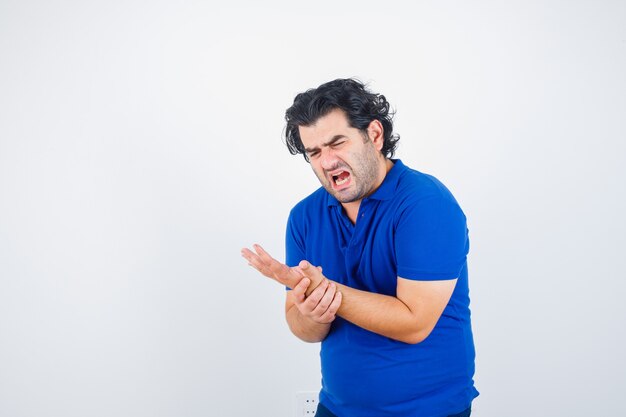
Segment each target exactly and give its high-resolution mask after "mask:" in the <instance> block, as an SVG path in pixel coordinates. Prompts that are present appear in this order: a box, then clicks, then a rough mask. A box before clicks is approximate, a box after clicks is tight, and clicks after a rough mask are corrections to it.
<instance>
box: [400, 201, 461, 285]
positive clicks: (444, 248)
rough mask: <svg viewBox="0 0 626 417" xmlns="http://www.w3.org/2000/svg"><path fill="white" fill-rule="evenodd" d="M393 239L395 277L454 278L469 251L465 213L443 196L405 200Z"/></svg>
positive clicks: (419, 279)
mask: <svg viewBox="0 0 626 417" xmlns="http://www.w3.org/2000/svg"><path fill="white" fill-rule="evenodd" d="M394 239H395V241H394V244H395V249H396V260H397V265H398V276H400V277H402V278H407V279H413V280H417V281H435V280H447V279H454V278H458V277H459V273H460V272H461V269H462V268H463V266H464V265H465V262H466V257H467V253H468V251H469V239H468V231H467V224H466V219H465V214H463V211H462V210H461V208H460V207H459V205H458V204H457V202H456V201H454V199H452V198H447V197H446V196H439V195H437V196H431V197H427V198H423V199H420V200H418V201H416V202H412V203H407V204H406V206H405V208H404V210H402V211H401V213H400V216H399V219H398V222H397V226H396V231H395V237H394Z"/></svg>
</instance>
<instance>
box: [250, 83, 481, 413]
mask: <svg viewBox="0 0 626 417" xmlns="http://www.w3.org/2000/svg"><path fill="white" fill-rule="evenodd" d="M285 118H286V121H287V128H286V139H287V146H288V147H289V150H290V151H291V153H292V154H297V153H300V154H303V155H304V158H305V159H306V160H307V161H309V162H310V164H311V167H312V168H313V171H314V172H315V175H317V177H318V178H319V180H320V182H321V184H322V187H321V188H319V189H318V190H317V191H315V192H314V193H313V194H311V195H310V196H308V197H307V198H305V199H304V200H302V201H301V202H300V203H298V204H297V205H296V206H295V207H294V208H293V210H292V211H291V214H290V216H289V221H288V225H287V236H286V248H287V260H286V264H282V263H280V262H279V261H277V260H275V259H273V258H272V257H271V256H270V255H269V254H268V253H267V252H265V251H264V250H263V248H261V247H260V246H259V245H254V248H253V249H254V250H250V249H243V250H242V255H243V256H244V257H245V258H246V259H247V260H248V262H249V264H250V265H252V266H253V267H255V268H256V269H257V270H258V271H260V272H261V273H262V274H263V275H265V276H267V277H269V278H272V279H275V280H276V281H278V282H280V283H281V284H284V285H286V286H287V287H288V288H290V290H289V291H287V296H286V304H285V311H286V318H287V322H288V324H289V328H290V329H291V331H292V332H293V333H294V334H295V335H296V336H297V337H299V338H300V339H302V340H304V341H307V342H320V341H321V342H322V347H321V362H322V390H321V392H320V406H319V408H318V411H317V414H316V415H317V416H318V417H325V416H339V417H369V416H371V417H383V416H402V417H413V416H415V417H417V416H419V417H447V416H455V417H461V416H462V417H465V416H469V415H470V412H471V411H470V410H471V402H472V400H473V399H474V398H475V397H476V396H477V395H478V391H476V389H475V388H474V383H473V379H472V378H473V374H474V343H473V338H472V329H471V324H470V310H469V295H468V293H469V290H468V278H467V262H466V255H467V253H468V250H469V240H468V235H467V227H466V221H465V215H464V214H463V212H462V210H461V208H460V207H459V205H458V204H457V202H456V200H455V199H454V197H453V196H452V194H451V193H450V192H449V191H448V189H447V188H446V187H445V186H444V185H443V184H442V183H441V182H439V181H438V180H437V179H436V178H434V177H432V176H430V175H427V174H423V173H421V172H418V171H415V170H412V169H410V168H408V167H407V166H405V165H404V164H403V163H402V162H401V161H400V160H394V159H391V157H393V154H394V151H395V148H396V145H397V141H398V140H399V137H398V136H397V135H394V134H393V133H392V132H393V125H392V114H391V113H390V111H389V104H388V102H387V101H386V99H385V97H384V96H382V95H379V94H374V93H372V92H370V91H368V90H367V89H366V88H365V86H364V85H363V84H361V83H360V82H358V81H356V80H353V79H339V80H335V81H331V82H328V83H326V84H323V85H321V86H319V87H318V88H316V89H312V90H308V91H306V92H304V93H301V94H298V95H297V96H296V98H295V100H294V103H293V105H292V106H291V107H290V108H289V109H288V110H287V112H286V116H285Z"/></svg>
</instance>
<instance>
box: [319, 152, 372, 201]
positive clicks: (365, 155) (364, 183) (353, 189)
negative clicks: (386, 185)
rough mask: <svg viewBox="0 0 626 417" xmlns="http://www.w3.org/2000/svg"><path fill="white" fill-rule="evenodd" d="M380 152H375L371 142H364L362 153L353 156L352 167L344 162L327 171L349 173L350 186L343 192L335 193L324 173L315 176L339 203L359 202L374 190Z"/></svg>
mask: <svg viewBox="0 0 626 417" xmlns="http://www.w3.org/2000/svg"><path fill="white" fill-rule="evenodd" d="M379 155H380V152H378V151H377V150H376V148H375V147H374V145H373V144H372V143H371V142H366V145H365V147H364V148H363V152H361V153H358V154H354V155H353V156H354V158H353V160H354V161H355V162H354V164H353V165H354V166H350V165H348V164H347V163H345V162H343V161H342V162H341V163H339V164H337V165H336V166H334V167H332V169H330V170H329V171H333V170H335V169H339V168H341V169H345V170H346V171H349V172H350V175H351V177H352V178H351V179H350V181H351V182H352V184H351V185H350V187H349V188H347V189H345V190H340V191H337V190H335V189H333V187H332V185H331V184H330V182H329V181H328V176H327V175H326V172H325V171H323V172H322V173H321V174H320V173H318V172H317V171H315V175H317V178H318V179H319V180H320V183H321V184H322V186H323V187H324V188H325V189H326V191H328V193H330V194H331V195H332V196H333V197H335V198H336V199H337V200H338V201H339V202H341V203H352V202H353V201H357V200H361V199H363V198H365V197H367V196H369V195H370V194H372V193H373V192H374V191H375V189H374V187H375V186H376V183H377V180H378V168H379V166H378V164H379V161H378V158H379Z"/></svg>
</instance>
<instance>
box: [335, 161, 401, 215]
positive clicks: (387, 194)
mask: <svg viewBox="0 0 626 417" xmlns="http://www.w3.org/2000/svg"><path fill="white" fill-rule="evenodd" d="M391 161H392V162H393V166H392V167H391V169H390V170H389V172H388V173H387V175H385V178H384V179H383V182H382V184H380V186H379V187H378V189H377V190H376V191H374V194H372V195H370V196H369V197H367V198H364V200H389V199H390V198H391V197H393V195H394V194H395V191H396V187H397V186H398V181H400V176H401V175H402V173H403V172H404V171H406V169H407V168H406V166H405V165H404V164H403V163H402V161H401V160H399V159H392V160H391ZM326 195H327V197H328V198H327V201H328V206H339V205H341V203H340V202H339V200H337V199H336V198H335V197H333V196H332V195H331V194H330V193H329V192H326Z"/></svg>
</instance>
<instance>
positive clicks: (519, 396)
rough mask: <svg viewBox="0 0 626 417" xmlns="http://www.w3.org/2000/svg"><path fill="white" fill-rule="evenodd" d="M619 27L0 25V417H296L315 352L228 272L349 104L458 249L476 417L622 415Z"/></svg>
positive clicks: (422, 9) (546, 17)
mask: <svg viewBox="0 0 626 417" xmlns="http://www.w3.org/2000/svg"><path fill="white" fill-rule="evenodd" d="M625 74H626V4H625V3H624V2H623V1H591V0H589V1H565V0H563V1H537V2H534V1H531V2H528V1H432V2H422V1H416V2H408V1H407V2H398V3H394V2H381V1H376V2H374V1H358V2H357V1H351V2H342V1H315V2H313V1H307V2H301V1H284V2H278V1H267V2H252V1H247V2H237V1H235V2H231V3H229V4H228V5H225V4H215V3H213V2H209V1H177V2H174V1H90V2H86V1H17V0H15V1H8V0H0V416H7V417H9V416H10V417H21V416H29V417H31V416H32V417H35V416H36V417H47V416H63V417H71V416H133V417H139V416H172V417H180V416H237V417H239V416H241V417H247V416H252V415H262V416H277V417H291V416H292V413H293V410H294V401H295V393H296V392H297V391H299V390H303V389H304V390H307V389H317V388H318V387H319V379H320V375H319V363H318V348H319V347H318V345H308V344H305V343H303V342H300V341H298V340H297V339H295V338H294V337H293V336H291V334H290V332H289V331H288V329H287V326H286V324H285V322H284V318H283V311H282V309H283V297H284V290H283V289H282V288H281V287H280V286H279V285H277V284H275V283H273V282H270V281H269V280H267V279H264V278H262V277H261V276H259V275H258V274H256V273H255V271H253V270H252V269H250V268H249V267H248V266H247V265H246V263H245V262H244V261H243V259H242V258H240V255H239V251H240V248H241V247H243V246H247V245H250V244H251V243H254V242H259V243H262V244H264V245H265V246H266V248H267V249H268V250H270V251H271V252H272V253H273V254H274V255H275V256H276V257H279V258H282V257H283V256H284V247H283V245H284V242H283V236H284V228H285V221H286V217H287V214H288V212H289V210H290V208H291V207H292V206H293V205H294V204H295V203H296V202H297V201H299V200H300V199H301V198H303V197H305V196H306V195H308V194H309V193H310V192H312V191H313V190H314V189H315V188H316V187H317V186H318V184H317V182H316V179H315V177H314V176H313V174H312V173H311V171H310V168H309V167H308V165H307V164H306V163H305V162H304V161H303V159H302V158H301V157H299V156H297V157H295V156H291V155H289V153H288V152H287V150H286V147H285V146H284V144H283V143H282V139H281V133H282V129H283V115H284V111H285V109H286V108H287V107H288V106H289V105H290V103H291V101H292V100H293V97H294V95H295V94H296V93H298V92H300V91H303V90H305V89H307V88H310V87H315V86H317V85H319V84H320V83H322V82H325V81H329V80H331V79H334V78H338V77H349V76H357V77H360V78H361V79H362V80H363V81H365V82H368V83H369V85H370V87H371V89H372V90H374V91H376V92H381V93H383V94H385V95H386V97H387V98H388V99H389V101H390V102H391V103H392V105H393V107H394V108H395V109H396V110H397V117H396V130H397V132H398V133H400V135H401V137H402V139H401V141H400V148H399V151H398V154H397V156H398V157H400V158H401V159H402V160H403V161H404V162H405V163H406V164H407V165H409V166H411V167H413V168H416V169H419V170H421V171H424V172H427V173H430V174H433V175H435V176H437V177H438V178H439V179H440V180H442V181H443V182H444V183H445V184H446V185H447V186H448V187H449V188H450V189H451V191H452V192H453V193H454V194H455V196H456V197H457V200H458V201H459V202H460V204H461V206H462V207H463V209H464V211H465V213H466V215H467V217H468V221H469V228H470V238H471V242H472V246H471V254H470V258H469V268H470V269H469V271H470V286H471V296H472V311H473V324H474V332H475V340H476V348H477V361H476V365H477V372H476V385H477V388H478V389H479V391H481V396H480V397H479V398H478V399H477V400H476V401H475V403H474V410H475V411H474V415H476V416H483V417H501V416H505V415H506V416H510V417H515V416H520V417H521V416H568V417H575V416H604V415H622V414H623V413H624V412H625V411H624V410H625V405H624V402H623V399H622V397H623V390H624V388H625V387H626V364H625V360H624V353H623V349H624V348H623V346H624V344H625V342H626V337H625V330H624V329H625V327H626V320H625V319H626V308H625V307H624V302H623V299H624V293H625V290H626V287H625V285H624V278H625V275H624V251H625V249H626V238H625V236H626V223H625V221H624V212H625V211H626V198H625V197H626V196H625V194H626V192H625V189H626V187H624V180H625V179H626V175H625V169H624V155H626V152H625V147H626V146H625V144H624V141H625V139H626V76H625Z"/></svg>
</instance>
